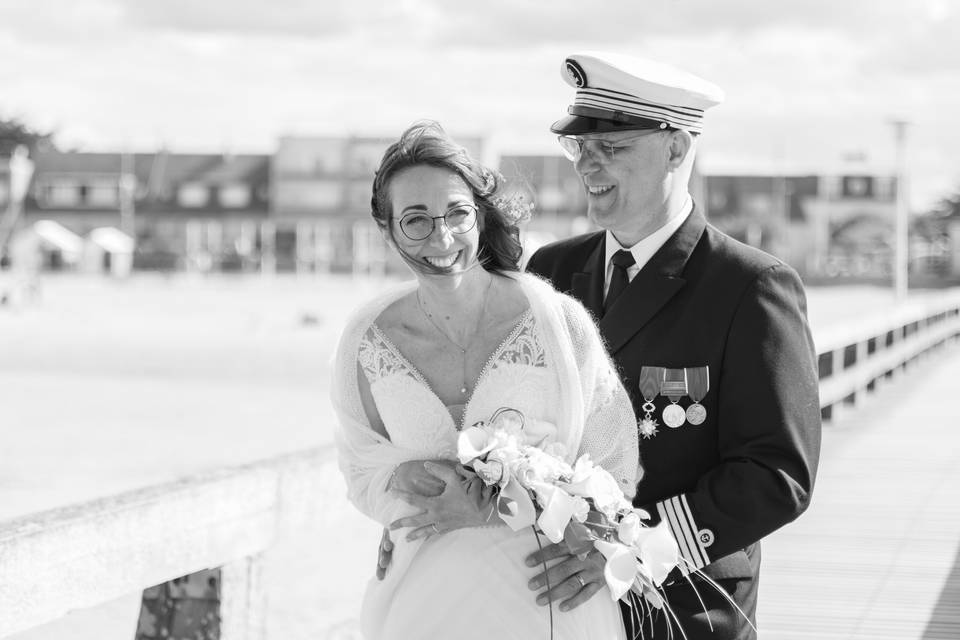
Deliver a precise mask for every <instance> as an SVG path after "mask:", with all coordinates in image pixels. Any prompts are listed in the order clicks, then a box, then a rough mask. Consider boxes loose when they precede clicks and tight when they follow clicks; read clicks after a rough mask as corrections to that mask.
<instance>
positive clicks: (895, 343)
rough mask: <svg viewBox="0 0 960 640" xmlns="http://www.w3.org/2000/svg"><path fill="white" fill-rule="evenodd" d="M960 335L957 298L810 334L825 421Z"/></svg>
mask: <svg viewBox="0 0 960 640" xmlns="http://www.w3.org/2000/svg"><path fill="white" fill-rule="evenodd" d="M958 335H960V293H958V292H956V291H948V292H945V293H944V295H943V296H942V297H938V298H936V299H933V298H931V299H929V300H925V301H914V302H911V303H910V304H908V305H905V306H902V307H899V308H897V309H896V310H894V311H891V312H889V313H886V314H884V315H878V316H866V317H862V318H857V319H855V320H854V321H852V322H850V323H849V324H846V325H841V326H836V327H831V328H829V329H826V330H822V331H816V332H815V333H814V342H815V343H816V346H817V354H818V360H819V368H820V407H821V412H822V415H823V418H824V420H832V419H836V417H837V414H838V413H839V412H840V411H842V410H843V409H844V408H845V407H850V406H855V405H856V404H857V403H859V402H861V401H862V400H863V399H865V398H866V397H867V394H868V393H869V392H872V391H874V390H875V389H876V387H877V386H878V385H882V384H883V383H884V382H885V381H887V380H889V379H891V378H893V377H894V376H895V375H897V373H899V372H901V371H903V370H904V369H906V368H908V367H909V366H911V365H912V364H913V363H915V362H916V361H917V360H918V359H920V358H922V357H923V356H924V355H925V354H927V353H929V352H931V351H932V350H934V349H936V348H937V347H940V346H942V345H944V344H945V343H947V342H949V341H952V340H954V339H956V338H957V336H958Z"/></svg>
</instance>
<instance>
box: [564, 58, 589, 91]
mask: <svg viewBox="0 0 960 640" xmlns="http://www.w3.org/2000/svg"><path fill="white" fill-rule="evenodd" d="M565 65H566V69H567V75H569V76H570V79H571V80H573V84H575V85H576V86H577V87H585V86H587V74H586V73H584V72H583V67H581V66H580V65H579V64H577V63H576V62H575V61H574V60H573V59H572V58H567V60H566V63H565Z"/></svg>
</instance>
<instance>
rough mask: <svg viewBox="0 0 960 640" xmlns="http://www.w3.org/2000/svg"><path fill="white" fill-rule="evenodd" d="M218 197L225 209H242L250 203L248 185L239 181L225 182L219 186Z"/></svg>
mask: <svg viewBox="0 0 960 640" xmlns="http://www.w3.org/2000/svg"><path fill="white" fill-rule="evenodd" d="M218 199H219V200H220V206H222V207H224V208H226V209H242V208H244V207H247V206H249V205H250V187H249V186H248V185H245V184H243V183H239V182H236V183H233V184H225V185H223V186H221V187H220V193H219V194H218Z"/></svg>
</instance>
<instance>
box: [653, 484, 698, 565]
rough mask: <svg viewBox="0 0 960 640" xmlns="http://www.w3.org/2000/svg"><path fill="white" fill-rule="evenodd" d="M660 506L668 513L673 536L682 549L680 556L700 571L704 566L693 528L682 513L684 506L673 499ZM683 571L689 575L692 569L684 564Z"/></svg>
mask: <svg viewBox="0 0 960 640" xmlns="http://www.w3.org/2000/svg"><path fill="white" fill-rule="evenodd" d="M659 504H662V505H663V510H664V511H665V512H666V513H667V516H668V521H669V523H670V528H671V529H672V530H673V536H674V538H676V540H677V544H678V546H679V547H680V555H682V556H683V557H684V559H686V561H687V562H689V563H690V564H691V565H693V567H695V568H698V569H699V568H700V567H702V566H704V565H703V562H701V558H700V554H699V551H700V549H699V546H698V545H697V543H696V542H695V539H696V536H695V535H693V534H692V533H691V528H690V527H689V525H688V524H687V522H686V517H685V514H683V512H682V509H683V506H682V505H681V504H680V502H679V500H678V499H677V498H676V497H673V498H670V499H668V500H666V501H664V502H662V503H659ZM658 506H659V505H658ZM681 570H682V572H683V573H684V574H687V573H689V572H690V571H691V567H689V566H687V565H686V564H684V565H682V566H681Z"/></svg>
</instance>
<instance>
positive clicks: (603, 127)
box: [550, 114, 660, 136]
mask: <svg viewBox="0 0 960 640" xmlns="http://www.w3.org/2000/svg"><path fill="white" fill-rule="evenodd" d="M648 122H649V125H648V126H642V125H641V124H638V123H637V122H616V121H614V120H606V119H604V118H591V117H589V116H577V115H573V114H571V115H567V116H564V117H563V118H560V119H559V120H557V121H556V122H554V123H553V124H552V125H550V131H552V132H553V133H556V134H558V135H574V136H575V135H583V134H585V133H607V132H609V131H642V130H646V129H659V128H660V127H659V126H658V125H659V123H658V122H656V121H653V120H650V121H648Z"/></svg>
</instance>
